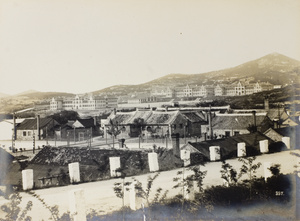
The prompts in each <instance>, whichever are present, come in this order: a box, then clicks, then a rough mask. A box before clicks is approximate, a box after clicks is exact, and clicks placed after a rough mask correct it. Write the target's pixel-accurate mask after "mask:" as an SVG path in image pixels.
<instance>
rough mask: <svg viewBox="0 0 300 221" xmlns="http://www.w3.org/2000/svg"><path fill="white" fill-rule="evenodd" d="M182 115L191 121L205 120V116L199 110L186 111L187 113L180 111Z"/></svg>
mask: <svg viewBox="0 0 300 221" xmlns="http://www.w3.org/2000/svg"><path fill="white" fill-rule="evenodd" d="M182 115H183V116H185V117H186V118H187V119H188V120H189V121H191V122H192V123H197V122H203V123H204V122H206V120H205V116H204V115H203V114H202V113H199V112H188V113H182Z"/></svg>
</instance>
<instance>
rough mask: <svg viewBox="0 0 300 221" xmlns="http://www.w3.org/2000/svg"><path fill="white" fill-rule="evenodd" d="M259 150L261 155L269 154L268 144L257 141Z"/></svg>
mask: <svg viewBox="0 0 300 221" xmlns="http://www.w3.org/2000/svg"><path fill="white" fill-rule="evenodd" d="M259 149H260V152H261V153H268V152H269V142H268V140H261V141H259Z"/></svg>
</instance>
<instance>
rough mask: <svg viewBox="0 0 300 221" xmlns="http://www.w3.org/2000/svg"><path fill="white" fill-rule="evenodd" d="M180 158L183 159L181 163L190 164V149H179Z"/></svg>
mask: <svg viewBox="0 0 300 221" xmlns="http://www.w3.org/2000/svg"><path fill="white" fill-rule="evenodd" d="M180 158H181V160H183V165H184V166H185V167H186V166H189V165H190V164H191V151H189V150H181V151H180Z"/></svg>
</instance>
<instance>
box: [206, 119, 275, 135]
mask: <svg viewBox="0 0 300 221" xmlns="http://www.w3.org/2000/svg"><path fill="white" fill-rule="evenodd" d="M253 125H256V126H257V131H260V132H264V131H266V130H267V129H269V128H270V127H272V126H273V122H272V121H271V120H270V119H269V118H268V117H267V116H266V113H259V114H251V113H242V114H237V113H234V114H220V113H216V114H212V122H211V127H212V131H213V136H214V139H219V138H223V137H229V136H235V135H238V134H249V133H250V132H251V127H252V126H253ZM201 130H202V131H203V132H205V131H207V132H208V131H209V130H210V125H209V124H207V125H202V129H201Z"/></svg>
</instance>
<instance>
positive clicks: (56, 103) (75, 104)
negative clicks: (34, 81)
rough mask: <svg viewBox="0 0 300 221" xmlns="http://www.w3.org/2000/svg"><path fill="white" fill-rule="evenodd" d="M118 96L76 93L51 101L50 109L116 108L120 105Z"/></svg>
mask: <svg viewBox="0 0 300 221" xmlns="http://www.w3.org/2000/svg"><path fill="white" fill-rule="evenodd" d="M117 101H118V99H117V98H116V97H109V96H101V97H100V96H93V95H76V96H75V97H74V98H66V99H56V98H52V100H51V101H50V110H97V109H103V108H115V107H117V105H118V102H117Z"/></svg>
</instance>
